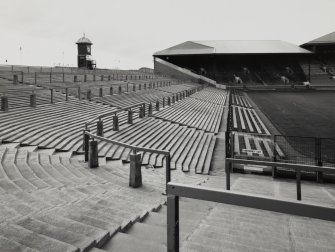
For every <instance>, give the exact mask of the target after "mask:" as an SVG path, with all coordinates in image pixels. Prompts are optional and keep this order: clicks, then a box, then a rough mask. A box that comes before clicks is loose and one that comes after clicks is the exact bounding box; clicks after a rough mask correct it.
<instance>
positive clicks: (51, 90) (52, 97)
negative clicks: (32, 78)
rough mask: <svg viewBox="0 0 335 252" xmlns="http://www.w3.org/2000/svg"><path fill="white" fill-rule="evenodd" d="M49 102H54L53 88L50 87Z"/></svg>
mask: <svg viewBox="0 0 335 252" xmlns="http://www.w3.org/2000/svg"><path fill="white" fill-rule="evenodd" d="M50 96H51V97H50V103H51V104H52V103H54V90H53V89H52V88H51V89H50Z"/></svg>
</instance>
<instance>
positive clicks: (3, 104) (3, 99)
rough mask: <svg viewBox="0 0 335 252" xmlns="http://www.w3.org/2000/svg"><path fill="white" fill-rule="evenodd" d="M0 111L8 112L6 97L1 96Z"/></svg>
mask: <svg viewBox="0 0 335 252" xmlns="http://www.w3.org/2000/svg"><path fill="white" fill-rule="evenodd" d="M1 111H8V97H7V96H1Z"/></svg>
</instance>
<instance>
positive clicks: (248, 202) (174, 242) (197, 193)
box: [167, 183, 335, 252]
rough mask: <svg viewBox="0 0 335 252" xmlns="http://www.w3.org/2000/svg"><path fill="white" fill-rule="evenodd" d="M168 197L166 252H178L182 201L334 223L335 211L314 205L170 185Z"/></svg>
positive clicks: (168, 186)
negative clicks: (224, 205) (243, 208)
mask: <svg viewBox="0 0 335 252" xmlns="http://www.w3.org/2000/svg"><path fill="white" fill-rule="evenodd" d="M167 193H168V198H167V251H170V252H172V251H173V252H178V251H179V223H180V221H179V197H186V198H192V199H199V200H207V201H212V202H217V203H223V204H230V205H235V206H242V207H249V208H254V209H260V210H267V211H274V212H279V213H284V214H293V215H297V216H303V217H308V218H316V219H322V220H327V221H335V209H334V208H329V207H324V206H317V205H314V204H306V203H301V202H292V201H284V200H278V199H273V198H270V197H264V196H256V195H252V194H244V193H234V192H229V191H222V190H215V189H209V188H203V187H200V186H189V185H183V184H178V183H168V185H167Z"/></svg>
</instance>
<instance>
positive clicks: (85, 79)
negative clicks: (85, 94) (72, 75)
mask: <svg viewBox="0 0 335 252" xmlns="http://www.w3.org/2000/svg"><path fill="white" fill-rule="evenodd" d="M84 82H87V75H86V74H85V75H84Z"/></svg>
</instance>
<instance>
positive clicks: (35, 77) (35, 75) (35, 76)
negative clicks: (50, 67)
mask: <svg viewBox="0 0 335 252" xmlns="http://www.w3.org/2000/svg"><path fill="white" fill-rule="evenodd" d="M34 79H35V85H36V84H37V72H35V73H34Z"/></svg>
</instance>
